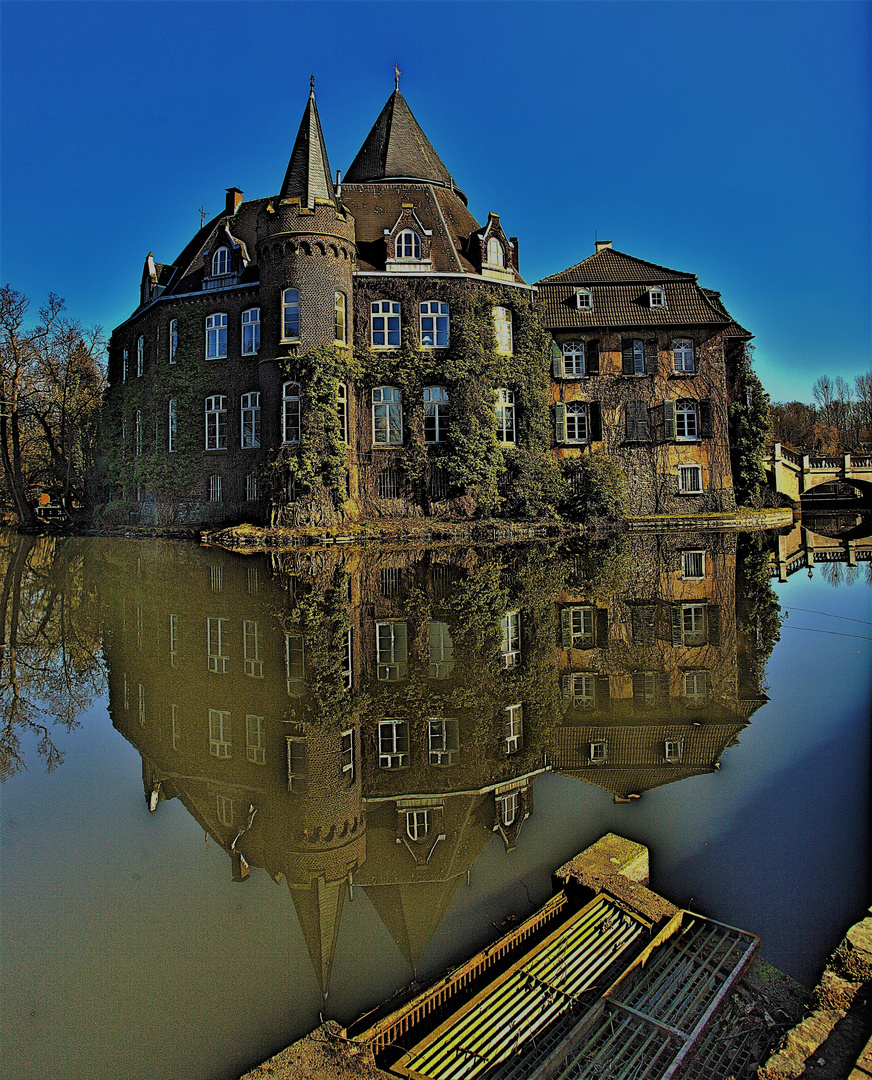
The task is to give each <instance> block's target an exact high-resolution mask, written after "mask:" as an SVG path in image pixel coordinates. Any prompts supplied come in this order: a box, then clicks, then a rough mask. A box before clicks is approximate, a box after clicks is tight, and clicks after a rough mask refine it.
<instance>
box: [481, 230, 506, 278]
mask: <svg viewBox="0 0 872 1080" xmlns="http://www.w3.org/2000/svg"><path fill="white" fill-rule="evenodd" d="M484 261H485V262H486V263H487V264H488V266H498V267H499V268H500V269H501V270H505V268H506V249H505V247H504V246H503V243H502V241H501V240H499V239H498V238H497V237H496V236H491V237H490V239H489V240H488V242H487V247H486V248H485V256H484Z"/></svg>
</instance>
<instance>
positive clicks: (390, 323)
mask: <svg viewBox="0 0 872 1080" xmlns="http://www.w3.org/2000/svg"><path fill="white" fill-rule="evenodd" d="M370 312H371V314H370V322H371V329H372V344H373V347H374V348H376V349H398V348H399V347H400V305H399V304H396V303H394V301H393V300H375V301H374V302H373V304H372V306H371V308H370Z"/></svg>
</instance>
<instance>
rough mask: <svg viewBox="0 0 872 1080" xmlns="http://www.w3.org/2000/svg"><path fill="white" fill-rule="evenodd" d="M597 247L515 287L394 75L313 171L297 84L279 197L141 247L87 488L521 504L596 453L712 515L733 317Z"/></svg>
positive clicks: (506, 252) (639, 509) (163, 513)
mask: <svg viewBox="0 0 872 1080" xmlns="http://www.w3.org/2000/svg"><path fill="white" fill-rule="evenodd" d="M596 248H597V250H596V252H595V253H594V254H592V255H590V256H589V257H587V258H585V259H582V260H581V261H580V262H579V263H577V264H576V265H575V266H572V267H570V268H569V269H566V270H563V271H561V272H559V273H556V274H554V275H551V276H550V277H547V278H545V279H544V280H543V281H541V282H539V283H538V284H535V285H533V284H528V283H527V282H525V281H524V279H523V278H522V277H521V274H520V269H519V262H518V241H517V238H515V237H512V236H508V235H507V234H506V233H505V232H504V230H503V226H502V223H501V221H500V218H499V216H498V215H497V214H494V213H490V214H488V216H487V221H486V222H485V224H483V225H482V224H480V223H479V222H478V221H477V220H476V218H474V217H473V216H472V214H471V213H470V211H469V209H468V206H467V199H466V196H465V195H464V193H463V191H462V190H461V189H460V188H459V187H458V186H457V184H456V183H455V180H454V178H453V177H452V175H451V174H450V173H449V171H448V169H447V168H446V167H445V165H444V164H443V162H442V161H441V159H440V158H439V155H438V154H437V153H436V151H435V150H434V148H433V147H432V145H431V144H430V142H429V140H428V139H427V137H426V135H425V134H424V132H423V131H422V129H421V127H420V126H419V124H418V123H417V121H416V120H415V117H414V116H413V115H412V112H411V110H410V109H409V106H408V105H407V103H406V101H405V99H404V97H403V95H402V94H401V93H400V91H399V86H398V84H397V87H396V89H395V90H394V92H393V93H392V94H391V96H390V98H389V99H388V101H387V103H386V105H385V107H384V108H383V110H382V112H381V114H380V115H379V117H378V118H377V119H376V121H375V124H374V125H373V128H372V130H371V131H370V133H369V134H368V135H367V137H366V139H365V141H364V143H363V145H362V147H361V149H360V151H359V152H358V154H357V156H356V157H355V159H354V161H353V162H352V163H351V166H350V167H349V169H348V171H347V172H346V174H345V177H344V179H343V180H342V181H341V183H340V178H339V174H337V178H336V180H335V181H334V179H333V174H332V172H331V169H330V165H329V163H328V158H327V150H326V146H325V142H324V137H323V133H322V129H321V123H320V120H319V116H318V110H317V106H316V103H315V94H314V88H313V89H312V90H311V92H310V95H309V99H308V102H307V104H306V107H305V110H304V113H303V118H302V122H301V124H300V128H299V132H298V134H297V137H296V141H295V143H294V146H293V149H292V152H291V155H290V160H289V163H288V167H287V171H286V173H285V176H284V179H283V181H282V183H281V186H280V187H279V189H278V191H277V192H276V193H275V194H273V195H269V196H266V197H262V198H257V199H253V200H250V201H246V200H244V199H243V193H242V191H240V190H239V189H238V188H235V187H232V188H229V189H227V195H226V203H225V207H224V210H223V212H222V213H221V214H219V215H218V216H217V217H215V218H213V219H212V220H211V221H208V222H206V223H204V224H203V226H202V228H201V229H200V230H199V231H198V232H197V234H196V235H195V236H194V237H193V238H192V239H191V240H190V242H189V243H188V244H187V245H186V246H185V247H184V248H183V249H182V251H181V252H180V253H179V255H178V256H177V257H176V258H175V260H174V261H173V262H172V263H171V264H168V263H160V262H157V261H156V260H155V259H154V257H153V255H152V254H151V253H149V255H148V257H147V258H146V260H145V265H144V268H143V273H142V279H141V288H140V302H139V306H138V307H137V309H136V311H135V312H134V313H133V314H132V315H131V317H130V318H129V319H127V320H126V321H125V322H124V323H122V324H121V325H120V326H118V327H117V328H116V329H115V331H114V332H113V334H112V337H111V342H110V350H109V385H110V389H109V392H108V396H107V411H106V431H107V454H106V464H107V485H108V492H107V496H108V497H109V498H110V499H127V500H135V501H136V503H138V507H137V506H134V505H131V504H128V505H129V509H130V510H131V511H136V510H137V509H139V510H140V511H142V512H143V514H144V515H145V516H151V517H152V519H156V520H160V519H162V520H164V521H167V522H168V521H170V520H173V519H177V518H182V519H186V520H200V521H219V520H252V521H259V522H264V521H269V522H271V523H274V524H297V525H306V524H313V525H330V524H336V523H338V522H340V521H354V520H363V519H372V518H374V517H385V516H398V517H399V516H410V515H411V516H415V515H447V514H464V515H470V514H473V513H484V514H500V513H503V514H509V515H514V516H520V517H533V516H537V515H541V514H542V513H547V512H552V513H553V512H554V511H563V512H566V511H567V509H569V507H570V505H571V498H572V494H573V491H574V490H576V491H577V490H578V476H579V462H580V461H581V459H583V458H584V457H585V456H586V455H589V454H591V453H592V452H596V451H603V452H605V453H606V454H608V455H609V456H611V457H612V458H613V459H614V460H616V461H618V462H619V464H620V465H621V468H622V469H623V471H624V473H625V475H626V477H627V482H628V488H629V492H630V512H631V513H676V512H677V513H681V512H684V513H688V512H711V511H725V510H731V509H733V508H734V507H735V497H734V493H733V483H732V472H731V462H730V434H729V405H730V402H731V401H732V400H734V399H737V398H739V397H740V396H741V395H742V393H743V388H742V384H741V375H740V372H741V370H742V362H743V359H744V356H745V344H746V342H747V341H748V340H749V338H750V336H751V335H750V334H748V333H747V331H745V330H743V329H742V328H741V327H740V326H738V325H737V324H736V323H735V322H734V321H733V320H732V319H731V317H730V315H729V314H728V312H727V311H726V309H725V308H724V306H723V304H722V303H721V301H720V297H719V294H718V293H716V292H712V291H710V290H706V289H703V288H701V287H700V286H699V284H698V282H697V280H696V277H695V275H693V274H690V273H685V272H680V271H675V270H669V269H667V268H665V267H663V266H658V265H655V264H653V263H649V262H645V261H643V260H640V259H637V258H634V257H632V256H630V255H626V254H622V253H621V252H619V251H617V250H615V249H614V248H612V246H611V245H610V244H608V243H604V242H599V243H597V245H596Z"/></svg>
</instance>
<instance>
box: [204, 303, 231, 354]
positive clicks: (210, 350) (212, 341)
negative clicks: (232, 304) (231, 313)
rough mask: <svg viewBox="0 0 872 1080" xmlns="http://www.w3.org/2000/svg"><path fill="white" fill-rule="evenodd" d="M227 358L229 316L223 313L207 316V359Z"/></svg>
mask: <svg viewBox="0 0 872 1080" xmlns="http://www.w3.org/2000/svg"><path fill="white" fill-rule="evenodd" d="M226 357H227V316H226V315H225V314H223V312H219V313H218V314H216V315H207V316H206V359H207V360H223V359H225V358H226Z"/></svg>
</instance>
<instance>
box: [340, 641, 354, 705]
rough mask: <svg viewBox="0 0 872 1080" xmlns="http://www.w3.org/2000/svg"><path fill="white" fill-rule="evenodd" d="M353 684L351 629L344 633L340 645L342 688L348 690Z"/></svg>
mask: <svg viewBox="0 0 872 1080" xmlns="http://www.w3.org/2000/svg"><path fill="white" fill-rule="evenodd" d="M353 683H354V631H353V629H352V628H351V627H349V628H348V630H346V631H345V640H344V641H343V643H342V687H343V689H344V690H350V689H351V688H352V685H353Z"/></svg>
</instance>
